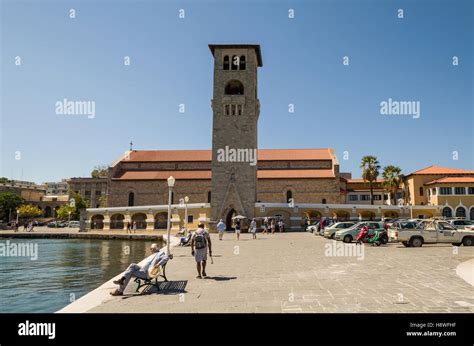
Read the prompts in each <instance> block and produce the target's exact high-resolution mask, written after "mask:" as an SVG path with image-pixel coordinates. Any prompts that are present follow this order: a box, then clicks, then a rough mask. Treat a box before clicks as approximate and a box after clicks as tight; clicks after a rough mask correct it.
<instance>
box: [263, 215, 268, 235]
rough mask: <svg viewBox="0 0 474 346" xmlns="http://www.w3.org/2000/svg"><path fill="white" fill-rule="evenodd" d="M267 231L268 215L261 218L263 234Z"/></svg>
mask: <svg viewBox="0 0 474 346" xmlns="http://www.w3.org/2000/svg"><path fill="white" fill-rule="evenodd" d="M266 233H268V217H265V219H264V220H263V234H266Z"/></svg>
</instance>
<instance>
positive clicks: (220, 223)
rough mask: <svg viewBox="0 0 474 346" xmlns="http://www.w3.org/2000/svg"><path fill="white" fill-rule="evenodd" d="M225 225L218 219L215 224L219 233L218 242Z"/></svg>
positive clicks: (222, 234)
mask: <svg viewBox="0 0 474 346" xmlns="http://www.w3.org/2000/svg"><path fill="white" fill-rule="evenodd" d="M225 228H226V226H225V223H224V220H222V219H220V221H219V223H218V224H217V231H218V232H219V240H222V237H223V236H224V232H225Z"/></svg>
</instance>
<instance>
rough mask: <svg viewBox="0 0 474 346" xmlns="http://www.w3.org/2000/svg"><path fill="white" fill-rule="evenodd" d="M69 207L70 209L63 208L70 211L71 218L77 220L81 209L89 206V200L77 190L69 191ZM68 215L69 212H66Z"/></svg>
mask: <svg viewBox="0 0 474 346" xmlns="http://www.w3.org/2000/svg"><path fill="white" fill-rule="evenodd" d="M68 206H69V207H71V208H72V209H64V210H66V212H69V211H71V219H74V220H79V216H80V213H81V210H83V209H86V208H89V201H88V200H86V199H84V197H82V195H81V194H80V193H79V192H74V191H72V190H70V191H69V204H68ZM68 217H69V214H68Z"/></svg>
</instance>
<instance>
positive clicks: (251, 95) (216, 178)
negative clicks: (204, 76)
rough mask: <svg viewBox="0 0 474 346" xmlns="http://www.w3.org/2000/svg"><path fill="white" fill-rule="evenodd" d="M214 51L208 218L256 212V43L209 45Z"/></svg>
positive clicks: (259, 58)
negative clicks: (209, 207)
mask: <svg viewBox="0 0 474 346" xmlns="http://www.w3.org/2000/svg"><path fill="white" fill-rule="evenodd" d="M209 48H210V49H211V52H212V55H213V56H214V91H213V99H212V111H213V127H212V192H211V207H212V213H211V219H212V220H218V219H220V218H222V219H224V221H225V222H227V223H228V222H229V219H230V216H229V215H231V214H232V213H236V214H241V215H244V216H247V217H249V218H251V217H253V216H254V209H255V202H256V197H257V165H256V163H257V157H256V155H257V122H258V116H259V114H260V102H259V100H258V94H257V69H258V67H261V66H262V56H261V52H260V46H259V45H251V44H210V45H209Z"/></svg>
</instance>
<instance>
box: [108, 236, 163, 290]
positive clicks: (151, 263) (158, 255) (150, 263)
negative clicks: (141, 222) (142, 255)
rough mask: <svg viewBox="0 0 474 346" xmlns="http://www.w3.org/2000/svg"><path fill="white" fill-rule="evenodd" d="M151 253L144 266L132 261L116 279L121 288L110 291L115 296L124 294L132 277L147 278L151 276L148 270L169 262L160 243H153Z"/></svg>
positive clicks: (115, 282)
mask: <svg viewBox="0 0 474 346" xmlns="http://www.w3.org/2000/svg"><path fill="white" fill-rule="evenodd" d="M150 251H151V255H150V256H148V257H147V258H146V260H145V263H144V264H143V266H141V267H140V266H139V265H138V264H135V263H132V264H130V265H129V266H128V268H127V270H126V271H125V272H124V273H123V276H122V277H121V278H120V279H119V280H115V281H114V284H116V285H119V288H118V289H116V290H115V291H113V292H110V294H111V295H113V296H121V295H123V291H125V288H126V287H127V285H128V283H129V282H130V279H131V278H132V277H135V278H140V279H147V278H148V277H149V275H148V272H149V271H150V269H152V268H158V267H159V266H163V265H165V263H166V262H168V256H167V255H166V254H165V253H164V252H162V251H160V249H159V248H158V244H151V246H150Z"/></svg>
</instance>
